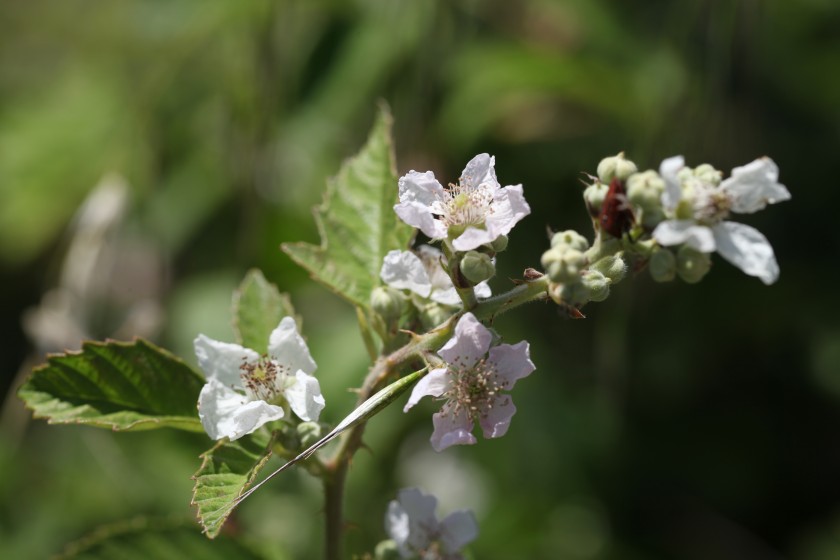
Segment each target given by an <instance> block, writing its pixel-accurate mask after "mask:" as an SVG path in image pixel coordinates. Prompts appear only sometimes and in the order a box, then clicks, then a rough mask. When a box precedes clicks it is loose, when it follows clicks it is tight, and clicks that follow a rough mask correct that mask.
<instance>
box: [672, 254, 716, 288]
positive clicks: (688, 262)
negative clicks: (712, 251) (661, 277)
mask: <svg viewBox="0 0 840 560" xmlns="http://www.w3.org/2000/svg"><path fill="white" fill-rule="evenodd" d="M711 267H712V259H711V258H710V257H709V255H708V254H707V253H701V252H700V251H698V250H697V249H694V248H693V247H689V246H688V245H683V246H682V247H680V249H679V251H677V274H679V275H680V278H682V279H683V281H684V282H687V283H688V284H696V283H697V282H699V281H700V280H702V279H703V277H704V276H705V275H706V273H708V272H709V269H710V268H711Z"/></svg>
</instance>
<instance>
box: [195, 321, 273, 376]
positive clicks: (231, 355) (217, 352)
mask: <svg viewBox="0 0 840 560" xmlns="http://www.w3.org/2000/svg"><path fill="white" fill-rule="evenodd" d="M193 345H194V347H195V356H196V358H198V367H200V368H201V370H202V371H203V372H204V376H205V377H206V378H207V379H208V380H209V379H218V380H219V381H220V382H221V383H222V384H223V385H227V386H230V387H238V388H241V387H242V379H241V378H240V377H239V373H240V371H241V370H240V369H239V368H240V366H242V364H243V363H245V362H249V363H253V362H256V361H257V360H259V358H260V356H259V354H257V353H256V352H254V351H253V350H251V349H250V348H243V347H242V346H240V345H238V344H232V343H230V342H220V341H218V340H213V339H212V338H210V337H207V336H204V335H203V334H200V335H198V336H197V337H196V339H195V341H194V342H193Z"/></svg>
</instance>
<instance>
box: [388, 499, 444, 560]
mask: <svg viewBox="0 0 840 560" xmlns="http://www.w3.org/2000/svg"><path fill="white" fill-rule="evenodd" d="M436 507H437V500H436V499H435V497H434V496H429V495H427V494H423V493H422V492H421V491H420V490H418V489H416V488H404V489H402V490H400V492H399V494H398V495H397V500H393V501H391V503H390V504H388V512H387V514H386V516H385V528H386V530H387V531H388V534H389V535H390V537H391V538H392V539H394V542H395V543H396V544H397V548H398V549H399V552H400V555H402V556H403V557H404V558H408V557H411V556H413V555H414V554H416V553H417V552H418V551H420V550H423V549H425V548H427V547H428V546H429V544H430V542H431V535H433V534H435V533H437V532H438V527H439V524H438V520H437V518H436V517H435V508H436Z"/></svg>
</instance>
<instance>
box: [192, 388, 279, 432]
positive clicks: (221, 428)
mask: <svg viewBox="0 0 840 560" xmlns="http://www.w3.org/2000/svg"><path fill="white" fill-rule="evenodd" d="M283 415H284V413H283V409H282V408H281V407H279V406H275V405H272V404H268V403H266V402H264V401H250V402H249V401H248V399H247V397H245V396H244V395H242V394H240V393H237V392H236V391H234V390H233V389H231V388H230V387H227V386H225V385H224V384H222V383H221V382H220V381H219V380H217V379H215V378H211V379H210V380H208V382H207V384H206V385H205V386H204V387H203V388H202V389H201V393H200V394H199V396H198V416H199V418H200V419H201V425H202V426H204V430H205V431H206V432H207V434H208V435H209V436H210V437H211V438H213V439H216V440H218V439H222V438H224V437H227V438H230V440H231V441H233V440H236V439H239V438H241V437H242V436H244V435H247V434H250V433H251V432H253V431H254V430H256V429H257V428H259V427H260V426H262V425H263V424H265V423H266V422H271V421H272V420H279V419H280V418H282V417H283Z"/></svg>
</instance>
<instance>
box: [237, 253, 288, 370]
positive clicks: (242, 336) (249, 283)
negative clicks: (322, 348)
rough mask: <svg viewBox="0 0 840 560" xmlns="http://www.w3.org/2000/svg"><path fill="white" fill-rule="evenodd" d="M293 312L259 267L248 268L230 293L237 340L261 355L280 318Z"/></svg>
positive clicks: (285, 296)
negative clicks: (239, 282) (246, 272)
mask: <svg viewBox="0 0 840 560" xmlns="http://www.w3.org/2000/svg"><path fill="white" fill-rule="evenodd" d="M294 315H295V310H294V308H293V307H292V302H291V300H290V299H289V296H288V295H287V294H281V293H280V292H279V291H278V290H277V286H275V285H274V284H271V283H269V281H268V280H266V279H265V276H263V273H262V272H260V271H259V270H256V269H253V270H250V271H248V274H246V275H245V279H244V280H242V283H241V284H240V285H239V288H238V289H237V290H236V292H234V294H233V317H234V319H233V327H234V330H235V331H236V337H237V339H238V342H239V344H241V345H242V346H245V347H246V348H252V349H254V350H256V351H257V352H259V353H261V354H262V353H265V352H266V351H267V350H268V337H269V336H270V335H271V331H273V330H274V329H275V328H277V325H278V324H279V323H280V319H282V318H283V317H286V316H289V317H294ZM298 327H300V325H298Z"/></svg>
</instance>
